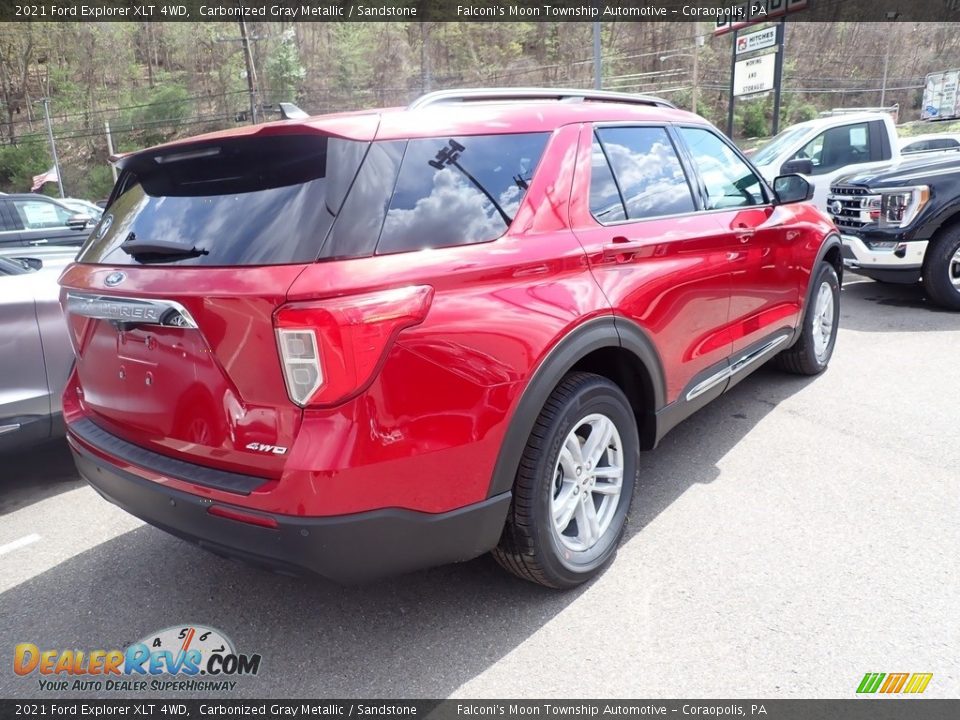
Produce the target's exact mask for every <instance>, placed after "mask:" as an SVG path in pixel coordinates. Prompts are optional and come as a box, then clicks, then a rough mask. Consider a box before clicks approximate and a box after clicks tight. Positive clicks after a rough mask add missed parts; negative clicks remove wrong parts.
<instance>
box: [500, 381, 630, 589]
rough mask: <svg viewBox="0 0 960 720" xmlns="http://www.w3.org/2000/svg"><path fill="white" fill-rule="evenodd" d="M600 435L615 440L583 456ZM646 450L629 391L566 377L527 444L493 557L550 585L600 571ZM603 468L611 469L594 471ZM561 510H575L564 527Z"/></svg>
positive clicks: (627, 506) (617, 535)
mask: <svg viewBox="0 0 960 720" xmlns="http://www.w3.org/2000/svg"><path fill="white" fill-rule="evenodd" d="M610 428H612V432H610ZM594 433H600V434H598V435H596V437H598V438H603V437H607V436H609V440H608V441H607V443H606V445H605V446H604V447H602V448H598V449H597V450H596V451H595V452H593V453H591V455H592V457H581V458H579V460H580V461H579V462H578V458H577V457H575V456H576V453H577V452H578V451H581V450H583V449H587V450H588V452H589V451H590V450H591V449H592V446H591V445H590V438H591V437H594ZM600 442H603V440H602V439H601V440H600ZM574 443H577V447H574V445H573V444H574ZM561 456H562V457H561ZM639 456H640V441H639V436H638V434H637V421H636V418H635V417H634V414H633V409H632V408H631V407H630V402H629V401H628V400H627V398H626V396H625V395H624V394H623V391H621V390H620V388H619V387H617V385H615V384H614V383H612V382H611V381H610V380H608V379H607V378H605V377H601V376H599V375H593V374H589V373H581V372H578V373H571V374H569V375H567V376H565V377H564V378H563V380H562V381H561V382H560V384H559V385H558V386H557V387H556V389H554V391H553V393H552V394H551V395H550V397H549V398H548V399H547V402H546V404H545V405H544V407H543V410H541V411H540V415H539V417H538V418H537V421H536V423H535V424H534V427H533V431H532V432H531V433H530V438H529V440H528V441H527V445H526V447H525V448H524V451H523V455H522V457H521V459H520V466H519V468H518V469H517V476H516V479H515V480H514V486H513V500H512V502H511V505H510V510H509V512H508V514H507V522H506V525H505V526H504V530H503V535H502V537H501V539H500V544H499V545H498V547H497V548H496V549H494V551H493V556H494V558H496V560H497V562H498V563H500V565H502V566H503V567H504V568H506V569H507V570H509V571H510V572H511V573H513V574H514V575H517V576H518V577H521V578H523V579H524V580H529V581H530V582H534V583H538V584H540V585H544V586H546V587H551V588H558V589H564V588H572V587H575V586H577V585H580V584H581V583H583V582H586V581H587V580H589V579H591V578H592V577H594V576H595V575H597V574H598V573H599V572H600V571H601V570H602V568H603V567H604V565H606V564H607V562H608V561H609V560H610V558H612V557H613V555H614V553H615V552H616V549H617V545H618V544H619V542H620V537H621V536H622V534H623V529H624V527H625V526H626V520H627V513H628V511H629V509H630V502H631V501H632V500H633V489H634V485H635V483H636V476H637V468H638V465H639V459H640V457H639ZM591 460H592V461H593V462H591ZM617 466H619V468H620V470H621V473H620V478H619V481H620V488H619V493H615V485H616V474H617ZM577 468H580V472H579V473H578V472H577ZM598 468H599V469H600V470H602V471H604V472H602V473H598V474H597V475H596V476H595V475H594V472H593V471H595V470H597V469H598ZM598 488H599V489H598ZM588 496H589V497H588ZM584 497H588V500H587V501H584V500H583V498H584ZM587 502H589V503H591V506H592V508H593V512H592V513H591V512H590V510H589V509H588V505H587V504H586V503H587ZM605 503H606V504H605ZM554 513H556V518H557V522H559V523H563V522H564V515H567V514H569V517H568V520H567V522H566V523H565V524H563V525H562V526H560V527H559V528H558V526H557V524H555V515H554ZM593 519H595V520H596V522H595V523H594V522H592V521H593ZM581 525H582V527H581Z"/></svg>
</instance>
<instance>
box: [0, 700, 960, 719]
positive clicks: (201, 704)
mask: <svg viewBox="0 0 960 720" xmlns="http://www.w3.org/2000/svg"><path fill="white" fill-rule="evenodd" d="M47 717H50V718H57V717H60V718H116V717H123V718H126V717H136V718H165V719H167V720H169V718H236V717H254V718H321V717H322V718H328V720H334V719H336V718H377V717H389V718H429V719H430V720H482V719H484V718H503V719H504V720H506V719H510V720H512V719H513V718H531V717H533V718H544V719H549V720H556V719H558V718H559V719H563V718H576V719H577V720H582V719H584V718H598V719H603V720H606V719H607V718H634V719H635V718H644V719H645V718H650V717H672V718H738V717H740V718H747V717H752V718H767V719H769V720H908V719H909V720H948V719H949V720H954V718H956V717H960V700H923V699H920V698H915V699H914V698H911V699H909V700H905V699H900V700H895V699H865V698H862V699H861V698H856V699H854V698H851V699H849V700H158V699H153V700H0V718H3V720H9V719H10V718H47Z"/></svg>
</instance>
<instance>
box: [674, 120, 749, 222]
mask: <svg viewBox="0 0 960 720" xmlns="http://www.w3.org/2000/svg"><path fill="white" fill-rule="evenodd" d="M680 135H681V136H682V137H683V140H684V142H686V144H687V147H688V148H689V149H690V154H691V155H692V156H693V163H694V165H696V167H697V172H699V174H700V177H701V178H702V179H703V183H704V185H705V186H706V190H707V210H717V209H720V208H730V207H742V206H744V205H761V204H763V203H764V202H766V197H765V195H764V193H763V186H762V184H761V182H760V179H759V178H758V177H757V176H756V175H755V174H754V172H753V170H751V169H750V167H749V166H748V165H747V164H746V163H745V162H744V161H743V160H741V159H740V157H739V156H738V155H737V154H736V153H735V152H734V151H733V150H731V149H730V146H729V145H727V144H726V143H725V142H724V141H723V140H721V139H720V138H719V137H717V136H716V135H715V134H714V133H712V132H711V131H709V130H705V129H703V128H680Z"/></svg>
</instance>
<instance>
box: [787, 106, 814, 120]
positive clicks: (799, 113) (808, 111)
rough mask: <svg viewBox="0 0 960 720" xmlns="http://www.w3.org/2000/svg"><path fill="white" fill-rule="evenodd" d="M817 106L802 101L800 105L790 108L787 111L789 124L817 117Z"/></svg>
mask: <svg viewBox="0 0 960 720" xmlns="http://www.w3.org/2000/svg"><path fill="white" fill-rule="evenodd" d="M817 114H818V112H817V106H816V105H814V104H812V103H803V104H802V105H797V106H796V107H792V108H790V113H789V116H788V117H789V124H790V125H793V124H795V123H801V122H806V121H807V120H813V119H814V118H815V117H817Z"/></svg>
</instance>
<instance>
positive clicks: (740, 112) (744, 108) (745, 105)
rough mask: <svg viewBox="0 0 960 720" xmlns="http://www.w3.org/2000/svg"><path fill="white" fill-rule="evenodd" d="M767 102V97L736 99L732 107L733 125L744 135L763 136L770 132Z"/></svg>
mask: <svg viewBox="0 0 960 720" xmlns="http://www.w3.org/2000/svg"><path fill="white" fill-rule="evenodd" d="M768 103H769V98H763V99H760V100H740V101H738V103H737V105H736V107H735V109H734V126H735V127H737V128H739V129H740V132H741V134H742V135H743V136H744V137H748V138H749V137H763V136H765V135H769V134H770V120H769V118H768V117H767V105H768Z"/></svg>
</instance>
